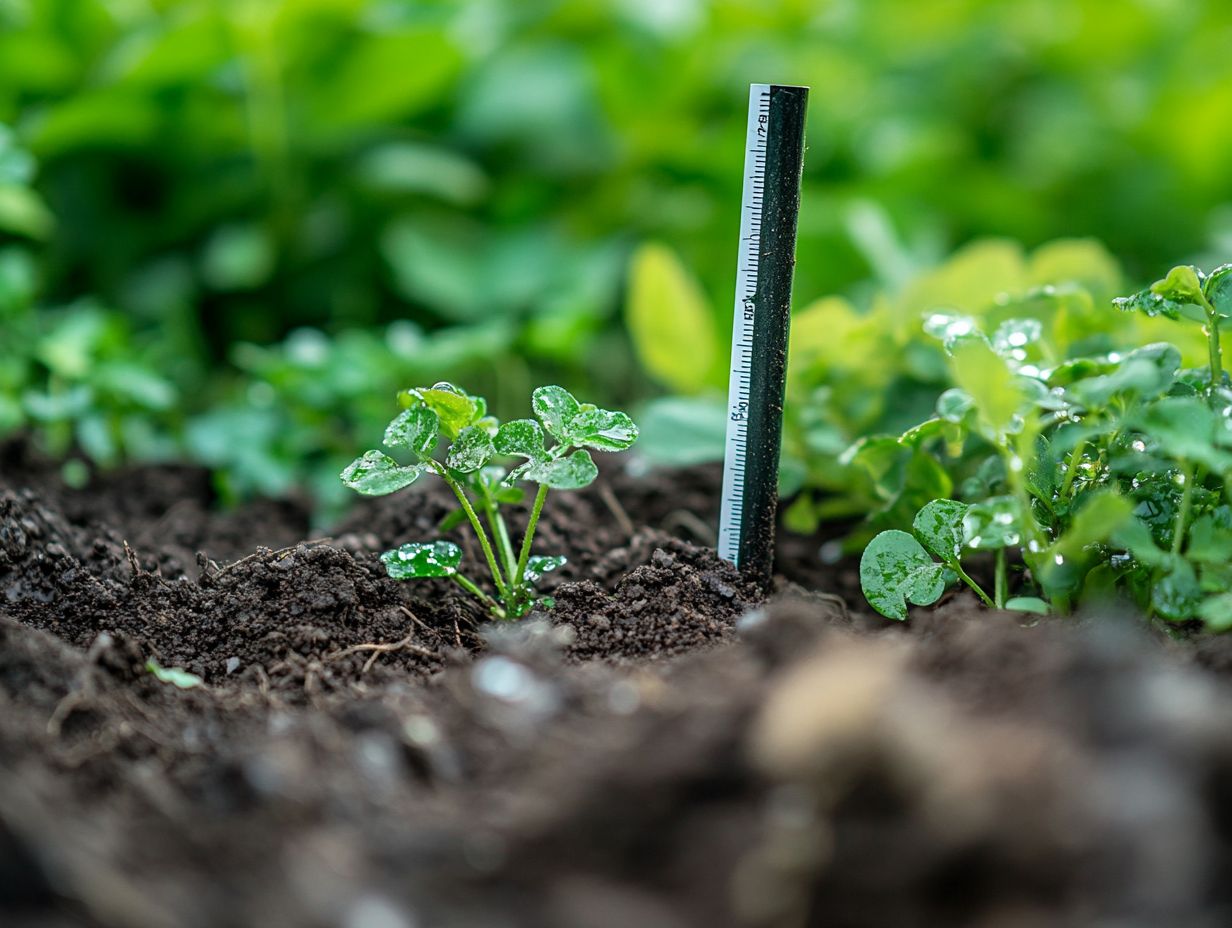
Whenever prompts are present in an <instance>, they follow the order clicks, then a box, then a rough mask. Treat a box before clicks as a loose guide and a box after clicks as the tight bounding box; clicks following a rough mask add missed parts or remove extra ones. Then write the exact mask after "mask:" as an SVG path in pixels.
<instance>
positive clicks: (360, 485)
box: [342, 451, 424, 496]
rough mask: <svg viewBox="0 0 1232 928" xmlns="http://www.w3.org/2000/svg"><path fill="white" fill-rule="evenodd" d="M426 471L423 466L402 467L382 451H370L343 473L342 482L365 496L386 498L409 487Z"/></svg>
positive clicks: (348, 466)
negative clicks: (387, 495) (389, 494)
mask: <svg viewBox="0 0 1232 928" xmlns="http://www.w3.org/2000/svg"><path fill="white" fill-rule="evenodd" d="M423 471H424V468H423V465H421V464H414V465H412V466H410V467H402V466H401V465H400V464H398V462H397V461H395V460H394V459H393V458H391V457H390V456H389V455H387V454H385V453H384V452H382V451H369V452H368V453H367V454H365V455H364V456H363V457H361V458H356V459H355V460H354V461H352V462H351V463H350V464H349V465H347V468H346V470H344V471H343V472H342V482H343V483H344V484H346V485H347V486H348V487H350V488H351V489H352V490H354V491H355V492H356V493H362V494H363V495H364V496H385V495H386V494H388V493H395V492H397V491H398V490H401V489H402V488H403V487H409V486H410V485H411V484H412V483H414V482H415V481H416V480H417V479H419V475H420V474H422V473H423Z"/></svg>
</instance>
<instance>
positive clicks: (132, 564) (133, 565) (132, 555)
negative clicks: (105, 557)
mask: <svg viewBox="0 0 1232 928" xmlns="http://www.w3.org/2000/svg"><path fill="white" fill-rule="evenodd" d="M124 557H125V559H127V561H128V569H129V570H131V571H132V572H133V577H134V578H136V577H140V576H141V574H142V570H141V562H140V561H138V560H137V554H136V552H134V551H133V549H132V548H130V547H129V546H128V542H127V541H126V542H124Z"/></svg>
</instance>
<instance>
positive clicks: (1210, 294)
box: [1204, 264, 1232, 319]
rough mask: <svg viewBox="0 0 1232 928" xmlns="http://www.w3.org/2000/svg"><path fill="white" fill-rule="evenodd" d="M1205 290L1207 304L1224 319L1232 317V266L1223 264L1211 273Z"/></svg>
mask: <svg viewBox="0 0 1232 928" xmlns="http://www.w3.org/2000/svg"><path fill="white" fill-rule="evenodd" d="M1204 289H1205V292H1206V300H1207V302H1208V303H1210V304H1211V305H1212V306H1214V307H1215V311H1216V312H1217V313H1219V315H1220V316H1221V317H1222V318H1224V319H1227V318H1228V317H1229V316H1232V264H1223V265H1220V266H1219V267H1217V268H1215V270H1213V271H1211V273H1210V275H1209V276H1208V277H1207V278H1206V284H1205V285H1204Z"/></svg>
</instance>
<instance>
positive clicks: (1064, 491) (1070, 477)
mask: <svg viewBox="0 0 1232 928" xmlns="http://www.w3.org/2000/svg"><path fill="white" fill-rule="evenodd" d="M1086 450H1087V440H1086V439H1085V438H1084V439H1082V440H1080V441H1079V442H1078V444H1076V445H1075V446H1074V450H1073V451H1072V452H1070V456H1069V467H1068V468H1066V470H1065V479H1064V480H1062V481H1061V495H1062V496H1068V495H1069V490H1070V487H1072V486H1073V485H1074V478H1075V477H1077V476H1078V465H1079V464H1080V463H1082V456H1083V455H1084V454H1086Z"/></svg>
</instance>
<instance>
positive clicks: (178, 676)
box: [145, 657, 205, 690]
mask: <svg viewBox="0 0 1232 928" xmlns="http://www.w3.org/2000/svg"><path fill="white" fill-rule="evenodd" d="M145 669H146V672H147V673H148V674H150V676H152V677H153V678H154V679H155V680H157V681H158V682H159V683H166V684H167V685H168V686H174V687H177V688H178V689H182V690H191V689H192V688H193V687H196V686H204V685H205V681H204V680H202V679H201V678H200V677H199V676H197V675H196V674H195V673H189V672H188V671H187V670H185V669H183V668H182V667H164V666H162V665H161V664H159V663H158V661H156V660H154V658H152V657H151V658H150V659H149V660H148V661H146V662H145Z"/></svg>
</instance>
